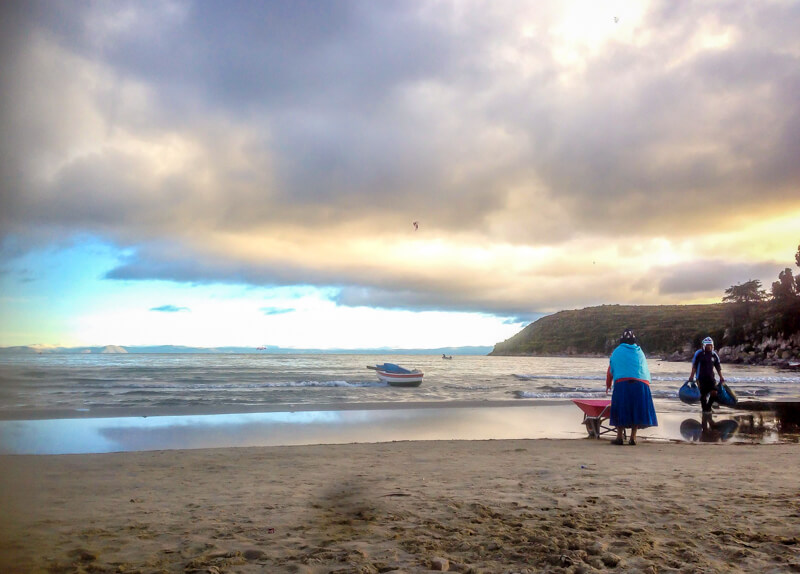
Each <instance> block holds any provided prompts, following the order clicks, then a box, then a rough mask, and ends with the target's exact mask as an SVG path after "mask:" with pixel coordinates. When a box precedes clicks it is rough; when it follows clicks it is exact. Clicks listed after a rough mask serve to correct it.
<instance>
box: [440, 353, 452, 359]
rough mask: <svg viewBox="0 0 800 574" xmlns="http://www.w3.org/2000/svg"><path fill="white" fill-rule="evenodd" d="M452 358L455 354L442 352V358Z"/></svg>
mask: <svg viewBox="0 0 800 574" xmlns="http://www.w3.org/2000/svg"><path fill="white" fill-rule="evenodd" d="M452 358H453V355H445V354H444V353H442V359H452Z"/></svg>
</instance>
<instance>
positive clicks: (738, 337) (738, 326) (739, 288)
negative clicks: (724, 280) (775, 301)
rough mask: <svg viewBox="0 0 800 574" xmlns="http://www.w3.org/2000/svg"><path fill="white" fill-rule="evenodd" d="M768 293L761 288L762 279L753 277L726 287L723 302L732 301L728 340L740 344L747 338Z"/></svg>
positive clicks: (729, 313)
mask: <svg viewBox="0 0 800 574" xmlns="http://www.w3.org/2000/svg"><path fill="white" fill-rule="evenodd" d="M766 298H767V293H766V292H765V291H764V290H763V289H762V288H761V281H759V280H758V279H751V280H750V281H747V282H746V283H742V284H740V285H732V286H730V287H728V288H727V289H725V296H724V297H723V298H722V302H723V303H732V305H730V309H729V311H728V321H729V323H728V333H727V341H726V342H728V343H731V344H734V345H735V344H739V343H742V342H744V341H745V340H746V338H747V331H751V330H752V322H753V319H754V317H756V318H757V316H758V315H760V314H762V313H759V310H760V309H761V307H762V303H763V301H764V300H766Z"/></svg>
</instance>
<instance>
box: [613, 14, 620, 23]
mask: <svg viewBox="0 0 800 574" xmlns="http://www.w3.org/2000/svg"><path fill="white" fill-rule="evenodd" d="M617 22H619V18H617V17H616V16H614V24H616V23H617Z"/></svg>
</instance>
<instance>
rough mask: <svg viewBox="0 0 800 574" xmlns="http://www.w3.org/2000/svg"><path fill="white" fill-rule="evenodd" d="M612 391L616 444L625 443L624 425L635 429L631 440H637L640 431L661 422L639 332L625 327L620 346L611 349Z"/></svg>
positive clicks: (609, 376) (608, 381)
mask: <svg viewBox="0 0 800 574" xmlns="http://www.w3.org/2000/svg"><path fill="white" fill-rule="evenodd" d="M612 384H613V386H614V392H613V393H612V394H611V417H610V419H611V420H610V422H611V426H613V427H617V439H616V440H615V441H614V444H622V443H623V440H622V433H623V429H626V428H629V429H631V439H630V441H629V443H630V444H636V431H637V430H638V429H643V428H647V427H655V426H658V419H657V418H656V409H655V406H653V396H652V395H651V394H650V369H648V368H647V359H646V358H645V356H644V353H643V352H642V349H641V348H640V347H639V345H637V344H636V336H635V335H634V334H633V331H631V330H630V329H625V331H624V332H623V333H622V337H621V338H620V341H619V346H618V347H617V348H616V349H614V352H613V353H611V360H610V361H609V364H608V373H607V374H606V393H608V390H609V389H610V388H611V386H612Z"/></svg>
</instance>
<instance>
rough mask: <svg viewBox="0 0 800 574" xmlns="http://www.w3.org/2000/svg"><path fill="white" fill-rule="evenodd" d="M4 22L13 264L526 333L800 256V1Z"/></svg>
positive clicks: (479, 5) (7, 248)
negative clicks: (537, 324)
mask: <svg viewBox="0 0 800 574" xmlns="http://www.w3.org/2000/svg"><path fill="white" fill-rule="evenodd" d="M0 10H1V11H2V13H1V14H0V32H2V39H1V40H0V42H2V54H1V55H0V69H2V70H3V74H2V78H0V128H1V129H2V131H1V132H0V133H2V134H3V136H2V140H1V141H0V180H2V182H3V190H2V200H1V201H2V204H1V205H0V208H2V209H0V234H1V235H2V237H0V239H1V240H2V245H3V251H4V253H3V254H2V256H3V257H5V258H9V257H13V256H14V254H16V253H19V252H24V251H25V250H26V249H31V248H34V247H40V246H44V245H49V244H52V243H54V242H58V241H62V240H63V239H64V238H65V237H70V236H72V235H76V234H87V233H88V234H91V235H92V236H95V237H99V238H102V239H103V240H104V241H106V242H108V243H109V244H112V245H114V246H117V247H119V248H120V250H124V252H125V254H126V255H125V257H124V258H122V260H121V262H120V264H119V265H118V266H117V267H116V268H115V269H113V270H112V271H111V272H110V273H109V274H108V275H107V277H108V278H109V279H118V280H143V279H163V280H168V281H173V282H184V283H189V284H204V283H217V282H219V283H243V284H252V285H270V286H271V285H313V286H320V287H331V288H335V289H336V290H338V293H339V294H338V296H336V297H335V300H336V301H337V302H338V303H339V304H341V305H347V306H373V307H385V308H406V309H415V310H432V309H450V310H463V311H472V312H485V313H491V314H498V315H502V316H509V317H510V316H535V314H536V313H537V312H549V311H553V310H558V309H559V308H564V307H577V306H583V305H589V304H596V303H608V302H632V303H656V302H664V303H668V302H680V301H685V302H690V301H698V300H704V299H707V298H710V297H714V296H715V292H716V296H717V297H718V296H719V294H720V293H721V291H720V290H721V289H723V288H724V287H725V286H728V285H730V284H732V283H736V282H740V281H745V280H747V279H750V278H761V279H764V280H766V278H768V277H771V276H773V275H775V274H776V273H777V271H778V270H779V269H780V268H781V266H782V265H784V263H782V258H783V257H784V255H785V253H787V252H793V247H794V244H795V243H796V241H797V229H798V228H800V193H798V190H800V162H798V161H797V157H798V153H800V99H799V98H798V94H800V35H798V34H797V30H798V29H800V4H798V3H796V2H781V1H774V2H762V3H759V4H758V5H753V4H751V3H746V2H736V1H733V0H731V1H720V2H681V3H674V2H671V1H666V0H664V1H662V2H647V3H635V4H631V3H624V2H622V3H621V2H607V3H606V2H594V1H586V2H530V3H527V2H521V3H520V2H515V3H493V2H480V1H475V2H436V3H432V2H427V1H417V2H415V1H404V2H377V3H376V2H369V1H364V0H360V1H344V2H328V1H323V2H310V1H309V2H305V1H292V2H260V1H253V2H234V3H226V4H222V3H216V2H191V1H180V0H176V1H169V2H139V1H130V2H124V1H123V2H100V3H82V2H60V3H51V2H6V3H3V6H2V8H0ZM615 17H617V18H618V21H615ZM413 221H419V222H420V226H419V230H417V231H415V230H414V229H413V227H412V226H411V222H413ZM754 221H757V222H760V223H763V224H764V225H769V224H770V223H771V222H778V223H775V224H774V225H773V228H775V229H777V228H778V227H781V226H783V227H781V229H783V230H784V231H781V232H777V231H773V232H772V237H771V238H770V240H769V241H762V239H763V235H759V234H757V231H756V230H754V227H753V222H754ZM792 229H793V231H792ZM709 236H711V240H710V241H711V242H713V243H714V244H715V246H716V248H717V250H716V252H714V253H710V254H709V253H704V254H700V253H698V246H699V245H704V244H706V243H707V242H708V241H709V240H708V237H709ZM753 244H756V245H758V248H753V247H752V245H753ZM632 246H635V247H632ZM12 248H13V250H12ZM744 250H748V253H747V257H744V256H743V253H744ZM12 251H13V252H12ZM745 259H746V260H747V261H748V263H747V265H746V266H741V265H739V264H738V263H737V262H739V261H744V260H745ZM722 261H728V263H727V264H726V263H722ZM789 263H791V261H787V262H786V263H785V264H789Z"/></svg>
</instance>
